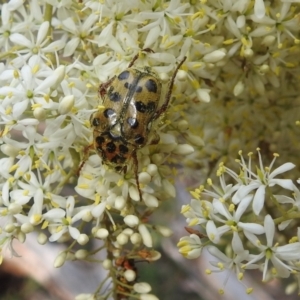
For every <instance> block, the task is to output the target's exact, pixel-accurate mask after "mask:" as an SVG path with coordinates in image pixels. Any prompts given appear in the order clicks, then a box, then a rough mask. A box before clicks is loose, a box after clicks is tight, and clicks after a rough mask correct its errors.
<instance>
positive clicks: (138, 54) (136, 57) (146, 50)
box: [128, 48, 154, 68]
mask: <svg viewBox="0 0 300 300" xmlns="http://www.w3.org/2000/svg"><path fill="white" fill-rule="evenodd" d="M141 51H144V52H148V53H154V51H153V50H152V49H150V48H145V49H142V50H141ZM139 56H140V53H137V54H136V55H135V56H134V57H133V59H132V61H131V62H130V64H129V65H128V68H131V67H132V66H133V65H134V63H135V61H136V60H137V59H138V58H139Z"/></svg>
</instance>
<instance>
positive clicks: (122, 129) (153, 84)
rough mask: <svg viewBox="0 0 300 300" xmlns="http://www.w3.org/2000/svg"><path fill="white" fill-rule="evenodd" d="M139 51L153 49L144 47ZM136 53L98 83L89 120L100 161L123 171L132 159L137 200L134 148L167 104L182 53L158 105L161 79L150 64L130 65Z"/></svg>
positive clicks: (143, 141) (142, 142)
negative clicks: (98, 99)
mask: <svg viewBox="0 0 300 300" xmlns="http://www.w3.org/2000/svg"><path fill="white" fill-rule="evenodd" d="M143 51H145V52H153V51H152V50H151V49H148V48H147V49H144V50H143ZM138 57H139V54H137V55H136V56H135V57H134V58H133V59H132V61H131V62H130V64H129V66H128V69H126V70H125V71H123V72H121V73H120V74H119V75H118V76H114V77H113V78H111V79H110V80H109V81H108V82H106V83H104V84H101V85H100V87H99V95H100V96H101V98H102V101H103V102H102V104H103V109H101V110H99V111H96V112H94V113H93V114H92V115H91V118H90V122H91V125H92V127H93V140H94V142H93V146H94V148H95V150H96V152H97V153H98V154H99V156H100V157H101V158H102V162H103V163H104V164H107V165H109V166H112V167H113V168H115V170H117V171H126V164H127V163H128V161H129V159H131V158H132V159H133V162H134V174H135V179H136V183H137V188H138V191H139V196H140V200H141V199H142V195H141V190H140V185H139V180H138V160H137V150H138V149H140V148H142V147H144V146H145V145H146V144H147V142H148V137H149V133H150V131H151V126H152V123H153V121H155V120H156V119H158V118H159V117H160V116H161V115H162V114H163V113H164V112H165V111H166V109H167V108H168V106H169V103H170V99H171V94H172V89H173V85H174V80H175V77H176V74H177V72H178V70H179V68H180V67H181V65H182V64H183V63H184V61H185V59H186V57H184V58H183V60H182V61H181V62H180V63H179V64H178V65H177V67H176V69H175V72H174V73H173V75H172V77H171V80H170V82H169V87H168V90H167V93H166V95H165V100H164V103H163V104H162V105H161V107H158V104H159V101H160V98H161V91H162V83H161V80H160V79H159V77H158V75H157V74H156V73H154V72H153V71H152V70H151V68H150V67H145V68H144V69H143V70H138V69H135V68H132V66H133V65H134V63H135V61H136V60H137V59H138Z"/></svg>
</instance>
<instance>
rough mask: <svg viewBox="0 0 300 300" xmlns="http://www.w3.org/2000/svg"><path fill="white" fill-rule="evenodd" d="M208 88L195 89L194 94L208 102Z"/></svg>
mask: <svg viewBox="0 0 300 300" xmlns="http://www.w3.org/2000/svg"><path fill="white" fill-rule="evenodd" d="M209 93H210V90H209V89H197V91H196V95H197V98H198V99H199V101H201V102H204V103H208V102H210V95H209Z"/></svg>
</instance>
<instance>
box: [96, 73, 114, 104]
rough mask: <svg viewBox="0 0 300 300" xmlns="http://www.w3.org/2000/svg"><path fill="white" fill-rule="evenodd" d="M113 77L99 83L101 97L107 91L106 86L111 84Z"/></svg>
mask: <svg viewBox="0 0 300 300" xmlns="http://www.w3.org/2000/svg"><path fill="white" fill-rule="evenodd" d="M114 79H115V76H114V77H112V78H111V79H109V80H108V81H107V82H104V83H101V84H100V86H99V89H98V93H99V96H100V97H101V98H102V99H103V97H104V96H105V95H106V93H107V88H108V87H109V86H110V85H111V83H112V82H113V80H114Z"/></svg>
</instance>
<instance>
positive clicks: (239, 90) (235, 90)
mask: <svg viewBox="0 0 300 300" xmlns="http://www.w3.org/2000/svg"><path fill="white" fill-rule="evenodd" d="M244 89H245V86H244V83H243V81H239V82H238V83H237V84H236V85H235V86H234V88H233V95H234V96H236V97H237V96H239V95H240V94H241V93H242V92H243V91H244Z"/></svg>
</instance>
